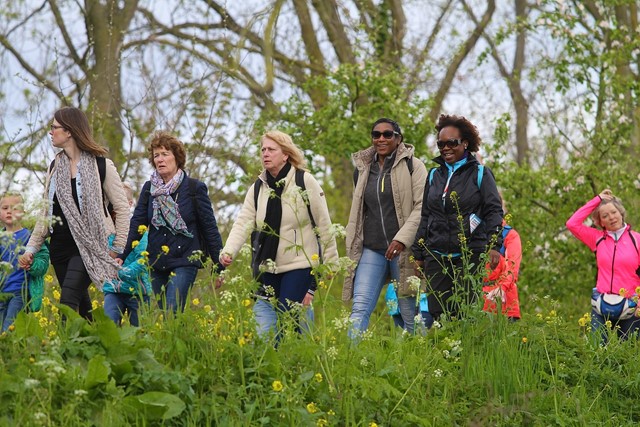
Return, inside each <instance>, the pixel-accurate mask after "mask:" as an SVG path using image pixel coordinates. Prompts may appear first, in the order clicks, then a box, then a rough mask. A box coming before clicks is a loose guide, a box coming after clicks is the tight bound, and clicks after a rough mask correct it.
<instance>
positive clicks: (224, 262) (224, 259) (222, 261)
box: [220, 254, 233, 267]
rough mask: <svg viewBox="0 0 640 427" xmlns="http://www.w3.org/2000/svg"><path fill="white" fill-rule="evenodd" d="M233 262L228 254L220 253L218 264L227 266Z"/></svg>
mask: <svg viewBox="0 0 640 427" xmlns="http://www.w3.org/2000/svg"><path fill="white" fill-rule="evenodd" d="M232 262H233V258H231V255H229V254H220V264H222V265H223V266H224V267H229V266H230V265H231V263H232Z"/></svg>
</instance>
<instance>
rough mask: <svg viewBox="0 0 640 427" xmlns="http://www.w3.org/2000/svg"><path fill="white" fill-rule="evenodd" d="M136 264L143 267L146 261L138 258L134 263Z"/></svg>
mask: <svg viewBox="0 0 640 427" xmlns="http://www.w3.org/2000/svg"><path fill="white" fill-rule="evenodd" d="M136 262H137V263H138V264H140V265H145V264H146V263H147V260H146V259H144V258H138V261H136Z"/></svg>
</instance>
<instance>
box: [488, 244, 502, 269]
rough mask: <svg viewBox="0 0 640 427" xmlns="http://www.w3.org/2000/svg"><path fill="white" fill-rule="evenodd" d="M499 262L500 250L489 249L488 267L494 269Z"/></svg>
mask: <svg viewBox="0 0 640 427" xmlns="http://www.w3.org/2000/svg"><path fill="white" fill-rule="evenodd" d="M499 263H500V252H498V251H496V250H495V249H491V250H490V251H489V267H491V269H492V270H494V269H495V268H496V267H497V266H498V264H499Z"/></svg>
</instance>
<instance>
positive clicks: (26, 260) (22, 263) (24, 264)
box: [18, 252, 33, 271]
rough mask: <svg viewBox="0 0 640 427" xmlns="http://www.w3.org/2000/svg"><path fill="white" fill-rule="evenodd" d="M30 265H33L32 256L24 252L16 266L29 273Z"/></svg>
mask: <svg viewBox="0 0 640 427" xmlns="http://www.w3.org/2000/svg"><path fill="white" fill-rule="evenodd" d="M31 264H33V254H32V253H31V252H25V253H24V254H22V255H20V258H18V266H19V267H20V268H21V269H23V270H27V271H29V269H31Z"/></svg>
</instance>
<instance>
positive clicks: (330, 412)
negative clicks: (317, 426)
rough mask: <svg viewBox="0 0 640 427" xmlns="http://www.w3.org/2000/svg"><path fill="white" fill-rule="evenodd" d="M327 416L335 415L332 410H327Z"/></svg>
mask: <svg viewBox="0 0 640 427" xmlns="http://www.w3.org/2000/svg"><path fill="white" fill-rule="evenodd" d="M327 414H328V415H335V414H336V413H335V412H334V410H333V409H329V410H328V411H327Z"/></svg>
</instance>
